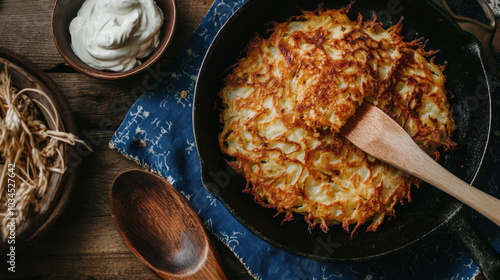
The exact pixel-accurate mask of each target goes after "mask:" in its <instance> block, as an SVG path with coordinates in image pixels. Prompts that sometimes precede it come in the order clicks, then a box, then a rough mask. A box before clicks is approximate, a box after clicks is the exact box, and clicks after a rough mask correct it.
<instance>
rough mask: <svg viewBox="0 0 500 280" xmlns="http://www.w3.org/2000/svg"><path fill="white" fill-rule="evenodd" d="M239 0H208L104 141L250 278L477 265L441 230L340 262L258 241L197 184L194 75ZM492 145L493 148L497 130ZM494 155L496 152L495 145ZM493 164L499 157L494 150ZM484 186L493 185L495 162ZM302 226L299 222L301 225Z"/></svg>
mask: <svg viewBox="0 0 500 280" xmlns="http://www.w3.org/2000/svg"><path fill="white" fill-rule="evenodd" d="M244 2H246V0H238V1H227V0H215V2H214V4H213V5H212V7H211V8H210V10H209V12H208V13H207V15H206V16H205V17H204V19H203V21H202V22H201V24H200V26H199V27H198V28H197V29H196V31H195V32H194V34H193V36H192V37H191V39H190V40H189V42H188V43H187V44H186V46H185V47H184V48H183V50H182V51H181V53H180V54H179V55H178V56H177V57H176V59H175V60H174V61H173V62H172V64H171V65H170V67H169V68H168V69H167V71H159V69H158V68H156V69H149V71H150V72H149V74H148V76H147V77H146V78H145V79H144V82H143V84H142V85H138V87H137V89H139V90H145V92H144V94H142V95H141V96H140V97H139V98H138V100H137V101H136V103H135V104H134V105H133V106H132V107H131V109H130V111H129V112H128V114H127V116H126V117H125V119H124V121H123V123H122V124H121V126H120V127H119V128H118V130H117V131H116V133H115V134H114V136H113V138H112V139H111V142H110V147H111V148H113V149H116V150H118V151H119V152H121V153H122V154H123V155H125V156H126V157H128V158H130V159H132V160H134V161H136V162H137V163H139V164H141V165H142V166H144V167H145V168H147V169H149V170H151V171H153V172H155V173H158V174H160V175H161V176H163V177H164V178H166V179H167V180H168V181H169V182H170V183H172V184H173V186H174V187H176V188H177V189H178V190H179V191H180V192H182V193H183V194H184V195H185V196H186V198H187V199H188V200H189V201H190V203H191V204H192V206H193V208H194V209H195V210H196V211H197V213H198V214H199V216H200V217H201V219H202V220H203V221H204V222H205V225H206V226H207V228H209V229H210V230H211V231H213V232H214V234H215V235H216V236H217V237H218V238H219V239H220V240H221V241H222V242H223V243H224V244H226V245H227V246H228V247H229V248H230V249H231V250H232V251H233V252H234V254H235V255H236V256H237V257H238V259H240V260H241V262H242V263H243V265H244V266H245V267H246V268H247V270H248V272H249V273H250V274H251V275H252V276H254V277H255V278H256V279H272V280H274V279H286V280H290V279H324V280H327V279H471V278H472V277H473V276H474V275H476V274H477V271H478V269H477V266H476V265H475V264H474V262H473V261H472V260H471V259H470V257H469V256H468V255H467V254H466V253H465V252H464V251H463V250H462V249H461V248H460V246H459V245H458V243H457V242H456V241H454V240H453V239H451V238H449V237H448V236H435V237H433V238H431V239H429V240H428V242H425V243H422V244H421V247H419V248H413V249H411V250H408V251H406V252H403V253H401V254H399V255H397V256H391V257H386V258H383V259H380V260H376V261H371V262H364V263H354V264H342V263H327V262H318V261H313V260H310V259H306V258H302V257H298V256H296V255H293V254H290V253H287V252H285V251H283V250H280V249H278V248H276V247H274V246H272V245H270V244H268V243H266V242H265V241H263V240H261V239H260V238H258V237H257V236H255V235H254V234H252V233H251V232H249V231H248V230H247V229H246V228H245V227H243V226H242V225H241V224H240V223H239V222H238V221H236V220H235V219H234V218H233V217H232V215H231V214H230V213H229V212H228V211H227V209H226V208H225V207H224V206H223V204H222V203H221V202H220V201H218V200H217V199H216V198H214V197H213V196H211V195H210V194H209V193H208V192H207V191H206V190H205V189H204V187H203V185H202V183H201V178H200V164H199V160H198V155H197V153H196V147H195V142H194V136H193V132H192V102H193V94H194V87H195V82H196V77H197V75H198V71H199V68H200V66H201V63H202V60H203V57H204V55H205V53H206V51H207V49H208V46H209V45H210V43H211V41H212V40H213V38H214V37H215V35H216V34H217V31H218V30H219V29H220V28H221V27H222V25H223V24H224V23H225V22H226V20H227V19H228V18H229V17H230V16H231V15H232V14H233V13H234V12H235V11H236V10H237V9H238V8H239V7H240V6H241V5H242V4H244ZM494 133H495V134H496V136H498V137H494V138H496V139H494V141H496V142H495V143H494V144H493V145H494V146H495V147H500V141H499V138H500V132H499V131H495V132H494ZM496 154H497V155H500V151H498V149H497V150H496ZM495 161H496V163H495V166H499V163H500V157H499V156H496V159H495ZM496 169H497V170H496V172H495V174H494V175H493V174H492V181H491V183H490V188H491V190H492V192H496V193H497V194H498V193H499V190H498V185H497V182H498V176H499V175H498V174H499V173H500V172H498V168H496ZM475 222H476V224H477V225H478V227H479V228H480V230H481V231H482V233H483V234H484V235H485V236H486V237H487V238H488V239H489V240H491V243H492V245H493V246H494V247H495V248H496V249H497V250H499V248H500V233H499V231H498V228H497V227H496V226H495V225H494V224H492V223H491V222H489V221H487V220H485V219H484V218H481V217H477V218H475ZM304 226H307V225H306V224H304Z"/></svg>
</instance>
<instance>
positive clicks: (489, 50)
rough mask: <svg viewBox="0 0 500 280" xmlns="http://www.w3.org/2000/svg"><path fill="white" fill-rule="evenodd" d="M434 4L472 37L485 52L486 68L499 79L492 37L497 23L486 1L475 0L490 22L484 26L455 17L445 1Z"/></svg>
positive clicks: (475, 21)
mask: <svg viewBox="0 0 500 280" xmlns="http://www.w3.org/2000/svg"><path fill="white" fill-rule="evenodd" d="M434 2H436V4H438V5H439V6H441V7H442V8H443V9H444V10H445V11H446V12H448V13H449V14H450V15H451V16H452V17H453V18H454V19H455V21H456V23H457V24H458V25H459V26H460V27H461V28H462V29H463V30H465V31H467V32H469V33H471V34H472V35H474V36H475V37H476V38H477V39H478V40H479V42H480V43H481V45H482V46H483V49H484V51H485V55H486V60H487V62H488V67H489V68H490V71H491V72H492V73H493V74H494V75H495V76H497V77H500V71H499V70H498V67H497V65H496V61H495V55H494V51H493V45H492V43H493V37H494V36H495V32H496V29H497V23H496V19H495V14H494V13H493V11H492V10H491V7H490V6H489V5H488V3H487V2H486V0H477V2H478V3H479V5H480V6H481V8H482V9H483V12H484V14H485V16H486V17H487V18H488V20H489V21H490V23H489V24H484V23H482V22H479V21H477V20H473V19H471V18H467V17H462V16H457V15H455V14H454V13H453V12H452V11H451V9H450V7H449V6H448V4H447V0H434Z"/></svg>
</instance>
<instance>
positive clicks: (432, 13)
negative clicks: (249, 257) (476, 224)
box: [193, 0, 500, 279]
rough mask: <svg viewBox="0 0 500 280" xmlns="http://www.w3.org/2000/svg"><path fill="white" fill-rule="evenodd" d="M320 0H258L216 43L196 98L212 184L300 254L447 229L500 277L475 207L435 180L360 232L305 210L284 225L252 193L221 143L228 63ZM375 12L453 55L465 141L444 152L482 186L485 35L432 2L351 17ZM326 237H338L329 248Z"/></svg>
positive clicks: (264, 233) (341, 257)
mask: <svg viewBox="0 0 500 280" xmlns="http://www.w3.org/2000/svg"><path fill="white" fill-rule="evenodd" d="M319 2H321V1H318V0H315V1H311V0H249V1H248V2H247V3H246V4H244V6H243V7H242V8H240V9H239V10H238V11H237V12H236V13H235V14H234V15H233V16H232V17H231V18H230V20H229V21H228V22H227V23H226V25H225V26H224V27H223V28H222V29H221V31H220V32H219V33H218V35H217V36H216V38H215V39H214V41H213V42H212V45H211V46H210V48H209V51H208V53H207V55H206V57H205V60H204V62H203V64H202V67H201V69H200V73H199V76H198V81H197V84H196V89H195V98H194V107H193V127H194V134H195V140H196V145H197V149H198V154H199V157H200V161H201V169H202V181H203V183H204V185H205V187H206V189H207V190H208V191H209V192H210V193H211V194H213V195H214V196H215V197H217V198H218V199H219V200H220V201H222V202H223V203H224V205H225V206H226V207H227V209H228V210H229V211H230V212H231V213H232V214H233V216H234V217H236V219H238V220H239V221H240V222H241V223H242V224H243V225H244V226H246V227H247V228H248V229H249V230H250V231H252V232H253V233H255V234H256V235H257V236H259V237H260V238H262V239H264V240H266V241H267V242H269V243H271V244H273V245H275V246H277V247H279V248H281V249H284V250H286V251H288V252H291V253H294V254H297V255H300V256H304V257H307V258H311V259H316V260H320V261H336V262H337V261H366V260H371V259H374V258H377V257H380V256H383V255H387V254H389V253H392V252H396V251H399V250H401V249H403V248H406V247H408V246H409V245H411V244H414V243H416V242H418V241H421V240H422V239H423V238H425V237H427V236H429V235H430V234H432V233H435V232H438V231H439V230H442V229H445V230H447V231H448V232H450V231H451V232H452V233H455V235H456V236H458V237H461V239H460V240H462V242H463V243H464V245H466V248H467V250H468V251H469V253H470V254H471V256H472V257H473V258H474V259H475V261H476V263H477V264H478V266H479V267H480V268H481V270H482V271H483V272H484V273H485V274H486V275H488V276H489V277H492V279H493V278H495V279H500V256H499V254H498V253H497V252H496V251H495V250H494V249H493V248H491V246H490V245H489V243H488V242H487V241H485V240H484V239H483V238H481V237H480V235H479V234H478V233H477V231H476V230H475V229H474V228H473V226H471V223H470V210H469V209H468V208H466V207H465V206H464V205H463V204H462V203H460V202H458V201H457V200H455V199H454V198H452V197H450V196H448V195H447V194H444V193H442V192H441V191H439V190H438V189H436V188H434V187H431V186H427V185H423V186H421V187H420V189H419V190H414V191H413V194H412V202H411V203H405V205H404V206H398V207H396V215H397V217H395V218H392V219H390V220H386V221H385V222H384V223H383V224H382V225H381V226H380V227H379V229H378V230H377V231H376V232H365V229H366V227H365V228H361V229H358V231H357V233H356V234H355V235H354V237H353V238H352V239H351V238H350V234H348V233H347V232H345V231H343V230H342V229H341V227H340V226H333V227H331V228H330V231H329V232H328V233H323V232H322V231H321V230H320V229H319V228H316V229H314V230H313V231H312V233H309V232H308V229H307V224H306V223H305V222H304V220H303V218H302V217H301V216H299V215H298V216H297V217H296V219H295V220H294V221H291V222H285V223H283V224H281V222H282V218H283V216H278V217H275V214H276V211H275V210H273V209H266V208H264V207H262V206H259V205H257V204H256V203H254V201H253V196H251V195H249V194H244V193H242V190H243V189H244V188H245V185H246V181H245V179H244V178H243V177H242V176H240V175H237V174H236V173H235V172H234V171H232V170H231V168H230V167H229V166H228V165H227V163H226V159H227V158H226V157H225V156H224V155H223V154H222V152H221V151H220V148H219V146H218V142H217V136H218V134H219V132H220V131H221V127H220V124H219V117H218V116H219V111H218V110H217V105H218V104H220V100H218V98H217V93H218V91H219V90H220V89H221V88H222V86H223V83H222V78H223V76H224V74H225V70H226V69H227V68H228V67H229V66H230V65H232V64H233V63H234V62H235V61H236V59H237V58H238V57H241V56H242V55H243V53H242V50H243V49H244V47H245V45H246V44H247V43H248V41H249V40H250V38H251V37H252V36H253V35H254V34H255V32H259V33H260V34H263V33H264V31H265V30H266V29H267V27H268V26H267V25H266V23H268V22H270V21H273V20H275V21H283V20H285V19H287V18H289V17H290V16H292V15H297V14H300V9H299V8H298V7H300V8H302V9H304V10H315V9H316V8H317V7H318V3H319ZM324 2H325V4H326V5H327V7H329V8H340V7H344V6H346V5H347V4H349V1H343V0H339V1H328V0H327V1H324ZM394 3H397V4H399V5H396V6H395V5H394ZM373 12H376V13H377V15H378V16H379V21H381V22H383V23H384V24H385V26H386V27H387V26H390V25H393V24H396V23H397V22H398V21H399V20H400V18H401V17H404V21H403V31H402V32H403V35H404V37H405V40H407V41H410V40H414V39H417V38H421V37H424V38H425V39H428V43H427V45H426V48H427V49H434V50H437V49H439V50H440V53H439V54H438V55H437V57H436V61H437V63H444V62H445V61H447V62H448V67H447V70H446V71H445V75H446V76H447V83H446V87H447V89H449V90H450V91H451V92H452V93H453V95H455V98H454V99H453V100H451V103H452V106H453V109H454V116H455V118H456V120H457V125H458V129H457V130H456V131H455V133H454V135H453V140H454V141H455V142H457V143H458V147H459V149H458V150H456V151H454V152H453V153H447V154H444V155H443V156H442V160H441V164H442V165H443V166H445V167H446V168H447V169H448V170H450V171H451V172H453V173H454V174H455V175H457V176H459V177H460V178H461V179H463V180H464V181H466V182H469V183H471V184H475V185H476V186H477V187H479V188H481V184H480V182H479V181H478V180H476V179H477V178H478V177H480V176H478V173H479V171H480V167H481V165H482V163H483V161H484V157H485V155H486V154H487V150H488V142H489V135H490V128H491V125H492V124H491V122H492V112H491V102H492V101H491V92H490V91H491V88H490V84H491V81H490V80H491V79H490V75H489V74H488V72H487V71H486V69H485V62H484V55H483V53H482V50H481V47H480V45H479V43H478V42H477V40H475V38H473V37H472V36H471V35H470V34H468V33H466V32H464V31H462V30H461V29H460V28H459V27H458V25H457V24H456V23H455V22H454V21H453V19H452V18H451V17H450V16H449V15H448V14H446V13H444V12H442V10H441V9H439V8H438V7H437V6H436V5H434V4H433V3H430V2H427V1H420V0H419V1H411V0H400V2H397V1H396V2H395V1H370V0H358V1H356V3H354V5H352V8H351V10H350V12H349V16H350V17H351V19H353V20H354V19H356V18H357V15H358V13H361V14H363V15H364V16H365V18H371V16H372V14H373ZM481 81H483V83H481ZM483 190H484V189H483ZM325 243H328V244H329V247H328V248H325ZM497 277H498V278H497Z"/></svg>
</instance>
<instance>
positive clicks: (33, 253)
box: [0, 0, 252, 280]
mask: <svg viewBox="0 0 500 280" xmlns="http://www.w3.org/2000/svg"><path fill="white" fill-rule="evenodd" d="M212 3H213V0H207V1H203V0H177V8H178V25H177V30H176V33H175V35H174V41H173V42H172V45H171V46H170V47H169V49H168V50H167V53H166V54H165V55H164V56H163V57H162V59H161V61H160V63H159V64H158V67H160V69H164V68H165V67H167V66H168V64H169V63H170V62H171V60H172V58H174V57H175V56H176V55H177V53H178V52H179V51H180V49H181V48H182V46H183V45H184V44H185V43H186V42H187V40H188V39H189V38H190V36H191V34H192V32H193V31H194V30H195V28H196V27H197V26H198V24H199V23H200V22H201V19H202V18H203V16H204V15H205V13H206V12H207V11H208V9H209V8H210V5H211V4H212ZM53 5H54V1H53V0H2V1H0V46H2V47H5V48H8V49H10V50H12V51H14V52H17V53H18V54H20V55H23V56H26V57H27V58H28V59H30V60H31V61H33V62H34V63H35V64H36V65H37V66H39V67H41V68H42V69H43V70H44V71H45V72H47V73H49V75H50V77H51V78H52V79H53V80H54V81H55V82H56V83H57V85H58V86H59V87H60V89H61V90H62V92H63V94H64V96H65V97H66V100H67V101H68V103H69V106H70V108H71V111H72V114H73V116H74V118H75V120H76V122H77V125H78V127H79V130H80V137H81V138H83V139H85V140H86V141H87V142H88V143H89V144H90V145H91V146H92V148H93V150H94V152H93V153H90V152H88V151H87V150H85V149H82V148H80V149H79V154H78V155H79V156H78V157H76V158H75V159H74V162H73V163H72V164H79V165H81V168H80V172H79V175H78V178H77V184H76V186H75V189H74V192H73V194H72V197H71V200H70V202H69V204H68V206H67V208H66V210H65V212H64V214H63V215H62V217H61V218H60V219H59V220H58V221H57V223H56V224H55V225H54V226H53V227H52V228H51V229H50V230H49V231H48V233H47V234H46V235H44V236H43V237H42V238H41V239H40V240H39V241H38V242H37V243H36V244H34V245H32V246H29V247H26V248H22V247H21V246H18V247H17V248H16V272H15V273H12V272H9V271H7V269H6V266H5V265H2V266H1V267H2V268H1V269H0V279H37V280H40V279H51V280H52V279H95V280H101V279H158V278H157V276H156V275H155V274H154V273H152V272H151V271H150V270H149V269H148V268H146V267H145V266H144V265H143V264H142V263H141V262H140V261H139V260H138V259H137V258H136V257H135V256H134V255H133V254H132V252H131V251H130V250H129V249H128V247H127V246H126V245H125V243H124V242H123V240H122V238H121V237H120V235H119V234H118V232H117V230H116V228H115V226H114V225H113V220H112V218H111V215H110V211H109V190H110V187H111V182H112V180H113V178H114V177H115V176H116V175H117V174H119V173H121V172H122V171H125V170H128V169H132V168H138V165H136V164H135V163H133V162H131V161H129V160H127V159H126V158H125V157H123V156H122V155H120V154H119V153H117V152H115V151H113V150H111V149H109V147H108V143H109V140H110V139H111V136H112V135H113V133H114V131H115V130H116V128H117V127H118V126H119V125H120V124H121V122H122V120H123V118H124V117H125V114H126V113H127V111H128V109H129V108H130V106H131V105H132V104H133V103H134V102H135V100H136V99H137V97H138V96H139V95H140V94H141V91H140V88H138V85H141V84H142V83H143V80H144V77H145V76H146V75H147V73H145V74H142V75H138V76H137V77H134V78H132V79H127V80H124V81H119V82H117V81H101V80H97V79H93V78H90V77H87V76H85V75H83V74H80V73H77V72H76V71H74V70H73V69H72V68H71V67H69V66H68V65H67V64H65V62H64V60H63V59H62V57H61V56H60V55H59V53H58V52H57V50H56V48H55V45H54V43H53V42H52V39H51V37H50V16H51V13H52V8H53ZM211 239H212V241H213V242H214V244H215V247H216V249H217V251H218V252H219V254H220V257H221V260H222V265H223V267H224V272H225V273H226V275H227V277H228V278H229V279H252V278H251V277H250V276H249V275H248V273H247V272H246V270H245V268H244V267H243V266H242V265H241V264H240V263H239V261H238V260H237V259H236V258H235V257H234V255H233V254H232V253H231V252H230V251H229V249H227V248H226V247H225V246H224V245H223V244H222V243H221V242H219V241H218V240H217V238H215V237H214V236H211ZM0 261H1V262H3V263H4V264H5V261H6V256H5V255H1V256H0Z"/></svg>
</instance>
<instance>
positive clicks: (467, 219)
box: [446, 205, 500, 280]
mask: <svg viewBox="0 0 500 280" xmlns="http://www.w3.org/2000/svg"><path fill="white" fill-rule="evenodd" d="M464 207H466V206H465V205H464ZM464 210H465V211H464ZM457 214H458V215H455V216H454V217H453V218H452V219H450V220H449V221H448V222H447V223H446V227H447V229H448V232H450V233H451V234H452V235H453V236H454V237H455V239H457V240H458V242H459V243H460V244H461V245H462V248H464V250H465V251H467V253H468V254H469V256H470V257H471V258H472V259H473V260H474V263H476V265H477V266H478V267H479V270H480V273H482V274H483V275H484V276H485V278H486V279H488V280H497V279H500V254H499V253H498V252H497V251H496V250H495V249H494V248H493V247H492V246H491V244H490V242H488V240H486V238H484V237H483V236H482V235H481V234H480V233H479V231H478V229H477V228H476V226H474V224H473V223H472V219H471V215H470V214H471V212H470V209H469V208H467V209H462V210H461V213H457Z"/></svg>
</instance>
